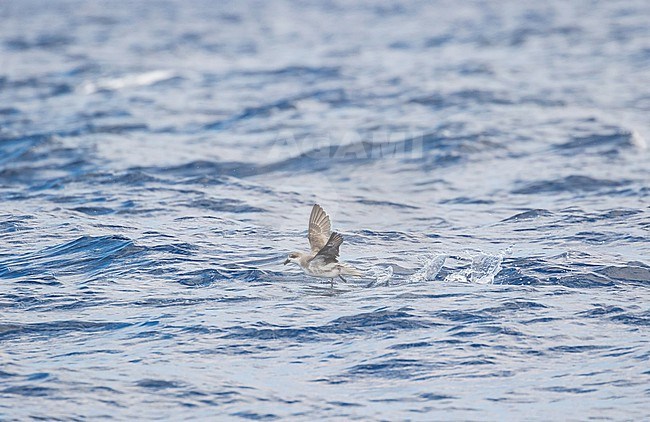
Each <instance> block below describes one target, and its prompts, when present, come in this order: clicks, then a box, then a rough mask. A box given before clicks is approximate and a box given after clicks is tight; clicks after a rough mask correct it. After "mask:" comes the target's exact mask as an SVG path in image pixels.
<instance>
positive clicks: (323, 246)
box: [284, 204, 362, 283]
mask: <svg viewBox="0 0 650 422" xmlns="http://www.w3.org/2000/svg"><path fill="white" fill-rule="evenodd" d="M331 230H332V224H331V223H330V218H329V216H328V215H327V213H326V212H325V211H324V210H323V208H321V206H320V205H318V204H314V206H313V207H312V210H311V215H310V216H309V231H308V233H307V238H308V239H309V245H310V246H311V252H309V253H304V252H292V253H290V254H289V256H288V257H287V260H286V261H285V262H284V263H285V264H288V263H290V262H293V263H295V264H298V265H299V266H300V268H302V269H303V271H304V272H305V273H307V274H309V275H311V276H313V277H322V278H329V279H332V283H333V280H334V278H335V277H339V278H341V280H343V281H345V279H344V278H343V277H342V275H352V276H361V275H362V273H361V271H359V270H357V269H356V268H353V267H351V266H350V265H347V264H344V263H340V262H339V260H338V257H339V247H340V246H341V244H342V243H343V236H341V235H340V234H339V233H336V232H334V233H332V232H331Z"/></svg>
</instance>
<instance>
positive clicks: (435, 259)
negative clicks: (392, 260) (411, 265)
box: [408, 255, 447, 283]
mask: <svg viewBox="0 0 650 422" xmlns="http://www.w3.org/2000/svg"><path fill="white" fill-rule="evenodd" d="M446 260H447V255H431V256H429V257H427V258H425V259H424V264H423V265H422V268H420V269H419V270H417V271H416V272H415V273H413V274H411V276H410V277H409V279H408V281H410V282H415V283H417V282H422V281H431V280H434V279H435V278H436V276H437V275H438V273H439V272H440V270H441V269H442V267H443V266H444V265H445V261H446Z"/></svg>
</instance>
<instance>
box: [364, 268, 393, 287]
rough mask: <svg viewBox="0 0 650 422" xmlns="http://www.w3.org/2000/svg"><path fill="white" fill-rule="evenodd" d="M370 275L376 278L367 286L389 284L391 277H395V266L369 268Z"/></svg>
mask: <svg viewBox="0 0 650 422" xmlns="http://www.w3.org/2000/svg"><path fill="white" fill-rule="evenodd" d="M368 275H369V276H370V277H372V278H374V280H373V281H371V282H370V283H368V286H367V287H375V286H388V285H389V284H390V279H391V278H393V266H392V265H389V266H387V267H383V268H382V267H379V266H377V267H372V268H371V269H369V270H368Z"/></svg>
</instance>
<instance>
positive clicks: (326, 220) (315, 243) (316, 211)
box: [307, 204, 338, 253]
mask: <svg viewBox="0 0 650 422" xmlns="http://www.w3.org/2000/svg"><path fill="white" fill-rule="evenodd" d="M331 231H332V224H331V223H330V217H329V216H328V215H327V213H325V211H323V209H322V208H321V206H320V205H318V204H314V207H313V208H312V209H311V215H310V216H309V233H308V234H307V239H309V245H310V246H311V250H312V251H313V252H318V251H320V250H321V249H323V248H324V247H325V246H326V245H327V243H328V242H327V241H328V239H330V233H331ZM337 251H338V247H337ZM337 253H338V252H337Z"/></svg>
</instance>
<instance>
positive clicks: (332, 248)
mask: <svg viewBox="0 0 650 422" xmlns="http://www.w3.org/2000/svg"><path fill="white" fill-rule="evenodd" d="M341 243H343V236H341V235H340V234H338V233H336V232H334V233H332V235H331V236H330V238H329V240H328V241H327V243H326V244H325V246H323V248H322V249H321V250H320V251H318V253H317V254H316V256H315V257H314V258H313V259H312V261H317V262H321V263H323V264H330V263H332V262H338V260H337V258H338V257H339V246H341Z"/></svg>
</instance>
